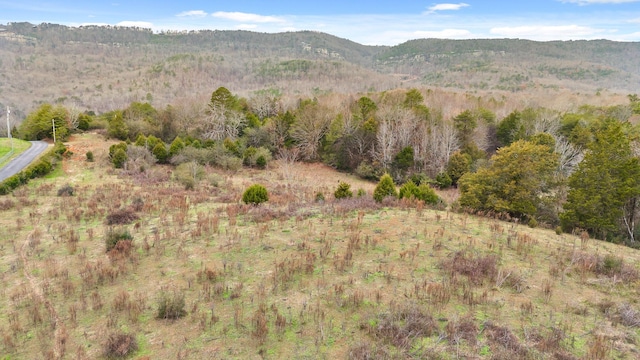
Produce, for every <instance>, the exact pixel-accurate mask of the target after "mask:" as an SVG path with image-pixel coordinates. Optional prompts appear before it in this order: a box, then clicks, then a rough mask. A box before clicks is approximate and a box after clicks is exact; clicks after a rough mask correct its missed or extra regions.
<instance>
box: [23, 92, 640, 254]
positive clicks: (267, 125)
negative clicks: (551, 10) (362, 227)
mask: <svg viewBox="0 0 640 360" xmlns="http://www.w3.org/2000/svg"><path fill="white" fill-rule="evenodd" d="M424 91H425V90H423V91H421V90H418V89H409V90H402V91H400V90H398V91H389V92H380V93H369V94H367V95H364V96H360V97H355V96H341V97H338V96H335V95H329V96H326V97H322V96H320V97H316V98H300V99H298V101H296V102H291V103H288V104H284V103H283V101H281V100H282V99H281V98H280V97H279V96H280V95H279V94H278V93H275V92H269V91H264V92H258V93H255V94H254V96H252V97H250V98H242V97H239V96H237V95H234V94H233V93H231V92H230V91H229V90H228V89H226V88H225V87H220V88H218V89H216V90H215V91H214V92H213V93H212V94H211V98H210V99H209V101H208V102H205V103H199V102H197V101H194V102H191V103H182V104H179V105H176V106H171V105H169V106H167V107H165V108H162V109H156V108H154V107H153V106H152V105H151V104H149V103H141V102H133V103H131V104H130V105H129V106H128V107H127V108H124V109H119V110H114V111H110V112H107V113H102V114H95V113H92V112H83V111H80V110H79V109H77V108H65V107H63V106H61V105H58V106H54V105H51V104H43V105H41V106H40V107H39V108H38V109H36V110H35V111H33V112H32V113H30V114H29V115H28V116H27V117H26V119H25V120H24V121H23V122H22V124H21V125H20V127H19V128H18V129H16V133H17V134H18V135H19V136H20V137H22V138H24V139H27V140H33V139H42V138H51V137H52V133H53V128H54V127H55V129H56V136H57V137H58V139H60V140H64V139H65V138H66V137H67V136H69V135H70V134H71V133H73V132H76V131H86V130H94V131H100V132H102V133H104V134H105V136H108V137H110V138H115V139H119V140H122V143H121V144H118V145H115V146H113V147H112V149H111V151H110V159H111V160H112V162H113V164H114V165H115V166H116V167H127V166H129V167H130V168H135V169H138V171H140V170H144V168H145V167H146V166H147V165H152V164H154V163H156V162H160V163H167V164H173V165H175V166H179V167H181V169H182V172H183V173H185V174H186V175H185V178H187V179H191V180H192V181H195V180H197V178H198V176H199V175H198V174H199V173H200V172H201V170H199V168H198V166H203V165H207V164H208V165H213V166H218V167H222V168H225V169H230V170H236V169H238V168H240V167H241V166H251V167H259V168H263V167H266V166H268V164H269V162H270V161H271V160H272V159H274V158H276V159H281V160H282V161H283V162H286V161H289V162H291V161H297V160H300V161H307V162H316V161H322V162H324V163H326V164H328V165H330V166H332V167H335V168H336V169H338V170H341V171H348V172H353V173H355V174H357V175H358V176H360V177H362V178H365V179H370V180H379V179H380V178H381V177H382V176H383V175H385V174H388V175H389V176H390V177H391V178H392V179H393V181H394V182H395V183H396V184H403V183H407V182H408V181H409V180H410V181H411V182H412V183H413V184H415V185H416V186H419V185H421V184H429V185H430V186H433V187H439V188H448V187H457V188H458V189H459V193H460V197H459V199H458V200H457V201H456V203H455V204H450V205H451V206H452V207H454V208H457V209H460V210H466V211H472V212H476V213H480V214H485V215H488V214H491V215H495V216H498V215H500V216H508V217H510V218H513V219H518V221H522V222H526V223H528V224H530V225H531V226H537V225H538V224H544V225H545V226H548V227H556V228H557V229H559V231H560V230H561V231H574V230H576V229H580V230H585V231H588V232H589V233H590V234H591V235H592V236H594V237H597V238H600V239H605V240H609V241H616V242H627V243H629V244H635V239H636V237H637V235H638V231H637V229H636V225H635V224H636V222H637V218H638V215H639V214H640V211H639V210H638V199H639V197H640V176H639V175H640V163H639V160H638V159H639V158H638V155H639V152H638V149H640V148H639V147H638V135H639V134H640V132H639V131H638V130H639V129H638V126H637V125H635V124H633V121H632V120H633V119H634V118H636V119H637V116H638V115H639V114H640V101H639V100H638V97H637V95H629V103H628V104H626V105H616V106H609V107H595V106H590V105H584V106H581V107H580V108H578V109H577V110H576V111H571V112H566V113H560V112H558V111H553V110H549V109H545V108H533V107H529V108H524V109H518V110H514V111H512V112H511V113H509V114H508V115H507V116H504V117H503V118H501V119H499V118H498V117H497V116H496V114H495V113H494V112H492V111H491V110H489V109H486V108H483V107H481V106H476V107H473V108H469V109H466V110H463V111H461V112H460V113H459V114H457V115H456V116H454V117H452V118H445V117H444V116H443V115H442V111H441V110H439V109H438V108H437V107H436V106H431V107H430V106H429V104H427V103H426V102H425V97H424ZM426 91H429V90H426Z"/></svg>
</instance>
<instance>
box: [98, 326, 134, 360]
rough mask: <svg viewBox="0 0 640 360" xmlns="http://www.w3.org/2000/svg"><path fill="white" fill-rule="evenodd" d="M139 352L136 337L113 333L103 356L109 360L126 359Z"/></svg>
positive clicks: (105, 346) (106, 344)
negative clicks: (114, 359)
mask: <svg viewBox="0 0 640 360" xmlns="http://www.w3.org/2000/svg"><path fill="white" fill-rule="evenodd" d="M137 350H138V342H137V341H136V337H135V336H133V335H131V334H126V333H123V332H117V333H112V334H110V335H109V336H108V337H107V341H106V342H105V344H104V349H103V355H104V357H105V358H107V359H113V358H125V357H127V356H129V355H131V354H133V353H134V352H136V351H137Z"/></svg>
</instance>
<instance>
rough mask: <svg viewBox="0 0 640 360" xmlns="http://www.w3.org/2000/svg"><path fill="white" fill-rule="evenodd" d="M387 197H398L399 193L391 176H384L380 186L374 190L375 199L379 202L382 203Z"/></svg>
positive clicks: (379, 183)
mask: <svg viewBox="0 0 640 360" xmlns="http://www.w3.org/2000/svg"><path fill="white" fill-rule="evenodd" d="M387 196H393V197H398V191H397V190H396V185H395V184H394V183H393V179H392V178H391V175H389V174H384V175H382V177H381V178H380V182H378V185H376V188H375V190H373V199H374V200H375V201H377V202H382V200H383V199H384V198H386V197H387Z"/></svg>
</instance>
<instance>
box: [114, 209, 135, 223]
mask: <svg viewBox="0 0 640 360" xmlns="http://www.w3.org/2000/svg"><path fill="white" fill-rule="evenodd" d="M136 220H138V215H136V213H134V212H133V210H131V209H122V210H118V211H115V212H113V213H111V214H109V215H107V225H125V224H131V223H132V222H134V221H136Z"/></svg>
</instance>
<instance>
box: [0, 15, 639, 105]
mask: <svg viewBox="0 0 640 360" xmlns="http://www.w3.org/2000/svg"><path fill="white" fill-rule="evenodd" d="M219 86H225V87H227V88H229V89H230V90H231V91H232V92H234V93H237V94H240V95H242V96H251V94H253V93H255V92H259V91H269V92H273V93H279V94H286V95H297V96H313V95H316V94H322V93H330V92H341V93H353V92H367V91H382V90H387V89H392V88H398V87H413V86H430V87H445V88H450V89H453V90H463V91H474V92H478V91H504V92H521V91H526V90H532V89H538V90H540V89H549V91H563V90H564V91H576V92H596V91H602V90H610V91H615V92H620V93H637V92H640V43H618V42H611V41H604V40H599V41H569V42H534V41H528V40H510V39H509V40H508V39H499V40H436V39H421V40H412V41H408V42H405V43H403V44H399V45H397V46H393V47H388V46H366V45H361V44H358V43H355V42H353V41H349V40H346V39H341V38H338V37H335V36H332V35H329V34H324V33H319V32H312V31H301V32H287V33H279V34H266V33H256V32H249V31H190V32H166V33H153V32H152V31H151V30H149V29H140V28H125V27H112V26H85V27H80V28H74V27H67V26H63V25H56V24H40V25H33V24H30V23H9V24H6V25H0V105H3V106H4V105H10V106H12V107H14V108H17V113H18V114H22V115H24V114H25V113H26V112H28V111H30V110H32V109H33V108H34V107H35V106H37V105H38V104H39V103H41V102H60V103H64V104H69V103H73V104H75V105H77V106H79V107H82V108H87V109H92V110H95V111H107V110H111V109H114V108H122V107H124V106H126V105H128V104H129V103H130V102H132V101H151V102H152V103H153V104H154V105H155V106H164V105H166V104H171V103H174V102H175V101H180V100H181V99H185V98H189V97H205V96H208V95H210V93H211V92H212V91H213V90H215V89H216V88H217V87H219Z"/></svg>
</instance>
